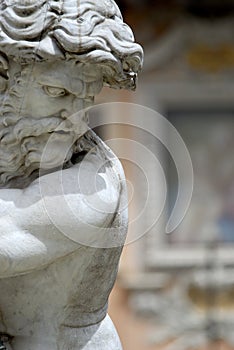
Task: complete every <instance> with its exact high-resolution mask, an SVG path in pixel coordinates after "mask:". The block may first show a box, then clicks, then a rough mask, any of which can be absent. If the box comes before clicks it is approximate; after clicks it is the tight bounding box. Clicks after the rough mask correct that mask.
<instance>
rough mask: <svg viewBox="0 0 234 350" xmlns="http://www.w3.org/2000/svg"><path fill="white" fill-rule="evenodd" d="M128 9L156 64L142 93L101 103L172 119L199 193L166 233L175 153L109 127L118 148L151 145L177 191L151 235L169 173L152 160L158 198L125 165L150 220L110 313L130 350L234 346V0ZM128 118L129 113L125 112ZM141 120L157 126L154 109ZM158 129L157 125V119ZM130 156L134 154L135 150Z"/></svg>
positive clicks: (110, 96)
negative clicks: (123, 143) (124, 142)
mask: <svg viewBox="0 0 234 350" xmlns="http://www.w3.org/2000/svg"><path fill="white" fill-rule="evenodd" d="M116 2H117V4H118V5H119V7H120V9H121V11H122V13H123V16H124V20H125V22H126V23H128V24H129V25H130V26H131V28H132V29H133V31H134V34H135V38H136V41H137V42H139V43H140V44H141V45H142V46H143V47H144V51H145V63H144V68H143V71H142V72H141V74H140V76H139V82H138V88H137V91H136V92H125V91H111V90H110V89H108V90H104V91H103V93H102V94H101V95H100V96H99V99H98V101H97V102H98V103H102V102H106V101H108V102H116V101H119V102H130V103H137V104H140V105H142V106H146V107H148V108H151V109H153V110H155V111H157V112H159V113H161V114H162V115H163V116H164V117H166V118H167V119H168V120H169V121H170V123H171V124H172V125H173V126H175V128H176V129H177V130H178V132H179V133H180V135H181V136H182V138H183V140H184V142H185V144H186V146H187V148H188V150H189V153H190V156H191V159H192V163H193V171H194V191H193V196H192V200H191V204H190V206H189V209H188V211H187V214H186V216H185V217H184V220H183V221H182V222H181V224H180V225H179V226H178V227H177V228H176V230H175V231H174V232H173V233H172V234H171V235H166V234H165V222H166V221H167V220H168V218H169V216H170V213H171V210H172V208H173V206H174V205H175V202H176V196H177V191H178V175H177V169H176V166H175V164H174V162H173V159H172V157H171V155H170V154H169V152H168V151H167V150H166V149H165V147H163V145H162V144H161V143H160V142H159V141H158V140H156V139H155V137H152V135H151V134H150V133H148V132H146V131H144V130H139V129H138V128H134V127H130V126H126V125H125V126H121V125H114V126H113V125H112V126H107V127H105V128H99V130H97V131H99V133H100V134H101V135H102V137H103V138H104V139H106V140H108V139H115V138H122V139H132V140H135V141H137V142H138V143H140V144H143V145H145V146H146V147H147V149H149V150H150V152H152V153H154V154H155V156H156V157H157V159H158V160H159V161H160V164H161V166H162V168H163V171H164V174H165V178H166V185H167V199H166V204H165V208H164V211H163V215H162V218H161V219H160V220H158V221H157V223H156V224H155V225H153V226H152V227H151V228H149V229H147V230H145V228H144V227H145V225H146V226H147V224H148V226H147V227H150V223H151V222H152V221H153V219H154V218H155V215H156V214H155V208H156V207H157V203H158V201H159V199H160V182H159V181H158V174H157V167H154V165H153V164H148V165H147V164H146V167H147V166H148V167H149V169H151V170H149V174H150V175H149V178H148V181H149V183H151V187H150V196H149V197H148V198H147V199H146V193H147V181H146V179H144V176H143V174H142V172H141V171H140V169H139V167H137V165H136V164H134V162H131V161H129V160H126V159H122V162H123V165H124V168H125V173H126V177H127V180H128V184H129V186H128V187H129V191H130V192H131V191H132V192H131V193H130V197H131V198H132V200H131V201H130V205H129V210H130V221H131V220H132V218H134V217H136V216H137V215H138V214H139V213H140V214H141V215H140V225H138V226H139V227H138V229H141V224H142V233H143V236H142V237H141V238H140V239H136V240H135V242H133V243H131V244H127V245H126V247H125V248H124V252H123V256H122V260H121V265H120V271H119V276H118V280H117V282H116V285H115V288H114V290H113V292H112V295H111V300H110V307H109V313H110V315H111V317H112V319H113V321H114V323H115V325H116V327H117V330H118V332H119V335H120V338H121V341H122V344H123V349H124V350H157V349H163V350H190V349H196V350H199V349H212V350H214V349H215V350H218V349H223V350H225V349H234V0H222V1H221V0H144V1H143V0H118V1H116ZM121 108H122V109H121ZM115 109H116V107H115ZM109 112H110V113H111V107H110V111H109ZM118 112H119V113H120V114H124V113H128V112H127V110H126V109H123V107H121V105H120V106H119V111H117V113H118ZM136 118H145V123H147V122H148V119H147V118H146V116H145V115H144V113H143V114H142V115H136ZM151 123H152V125H150V127H151V128H152V130H154V129H157V118H155V121H154V120H153V121H152V120H151ZM164 132H165V135H166V133H167V130H164ZM168 142H170V140H168ZM120 148H121V147H120ZM115 151H116V153H117V155H119V157H120V158H123V157H121V151H119V149H118V147H117V149H116V150H115ZM129 152H132V158H134V152H136V150H135V151H134V146H133V147H132V149H131V147H130V150H129ZM130 158H131V157H130ZM134 159H135V158H134ZM147 159H148V158H147V157H146V158H145V160H144V161H145V162H147ZM149 162H150V159H149ZM150 167H151V168H150ZM130 185H131V186H130ZM148 190H149V189H148ZM146 200H147V201H150V205H148V206H147V210H144V211H142V207H143V206H144V203H145V201H146ZM131 229H132V228H131V226H130V231H131ZM144 230H145V231H146V232H145V231H144ZM143 231H144V232H143ZM131 234H133V235H134V232H133V233H132V232H129V235H131Z"/></svg>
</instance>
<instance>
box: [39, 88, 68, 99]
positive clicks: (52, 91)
mask: <svg viewBox="0 0 234 350" xmlns="http://www.w3.org/2000/svg"><path fill="white" fill-rule="evenodd" d="M43 88H44V91H45V92H46V93H47V95H49V96H51V97H61V96H65V95H67V94H68V91H67V90H66V89H63V88H59V87H54V86H44V87H43Z"/></svg>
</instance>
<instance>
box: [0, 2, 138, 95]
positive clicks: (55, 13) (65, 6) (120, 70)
mask: <svg viewBox="0 0 234 350" xmlns="http://www.w3.org/2000/svg"><path fill="white" fill-rule="evenodd" d="M0 19H1V21H0V50H1V52H3V53H4V54H5V55H6V56H7V57H12V58H14V60H16V61H18V62H20V63H21V64H28V63H30V62H33V61H44V60H55V59H75V60H77V61H79V62H83V63H93V64H98V65H100V67H101V70H102V72H103V82H104V85H107V86H110V87H114V88H126V89H135V85H136V79H135V78H136V75H137V73H138V71H139V70H140V69H141V66H142V60H143V51H142V48H141V46H140V45H138V44H136V43H135V42H134V37H133V34H132V31H131V29H130V28H129V27H128V26H127V25H126V24H125V23H124V22H123V20H122V16H121V13H120V11H119V9H118V7H117V5H116V4H115V2H114V1H113V0H98V1H97V0H61V1H58V0H0Z"/></svg>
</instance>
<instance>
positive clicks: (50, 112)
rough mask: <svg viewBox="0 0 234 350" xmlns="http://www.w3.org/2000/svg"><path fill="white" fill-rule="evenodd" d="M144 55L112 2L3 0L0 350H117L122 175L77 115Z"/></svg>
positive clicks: (122, 82)
mask: <svg viewBox="0 0 234 350" xmlns="http://www.w3.org/2000/svg"><path fill="white" fill-rule="evenodd" d="M142 56H143V54H142V49H141V47H140V46H139V45H137V44H136V43H134V38H133V35H132V32H131V30H130V28H129V27H128V26H127V25H126V24H124V23H123V20H122V17H121V14H120V11H119V9H118V7H117V5H116V4H115V3H114V1H113V0H98V1H96V0H1V1H0V105H1V110H0V139H1V143H0V227H1V230H0V349H8V350H9V349H13V350H42V349H43V350H55V349H58V350H68V349H69V350H78V349H82V350H99V349H100V350H120V349H121V344H120V341H119V338H118V336H117V333H116V331H115V328H114V326H113V324H112V322H111V320H110V318H109V317H108V315H107V304H108V296H109V294H110V291H111V289H112V287H113V284H114V281H115V278H116V272H117V268H118V262H119V258H120V254H121V250H122V246H123V244H124V240H125V236H126V230H127V209H126V187H125V181H124V173H123V170H122V167H121V165H120V162H119V161H118V159H117V158H116V157H115V155H114V154H113V153H112V151H111V150H110V149H109V148H108V147H107V146H106V145H105V144H104V143H103V142H102V141H101V140H100V139H99V138H98V137H97V136H96V135H95V133H94V132H93V131H92V130H90V129H89V127H88V125H87V113H86V112H83V113H77V112H78V111H83V110H84V109H85V108H87V107H89V106H91V105H92V104H93V102H94V96H95V95H96V94H98V93H99V92H100V91H101V89H102V87H103V86H109V87H113V88H126V89H134V88H135V84H136V77H137V73H138V71H139V70H140V68H141V65H142ZM74 113H76V114H74ZM61 179H62V180H61ZM78 180H79V181H78Z"/></svg>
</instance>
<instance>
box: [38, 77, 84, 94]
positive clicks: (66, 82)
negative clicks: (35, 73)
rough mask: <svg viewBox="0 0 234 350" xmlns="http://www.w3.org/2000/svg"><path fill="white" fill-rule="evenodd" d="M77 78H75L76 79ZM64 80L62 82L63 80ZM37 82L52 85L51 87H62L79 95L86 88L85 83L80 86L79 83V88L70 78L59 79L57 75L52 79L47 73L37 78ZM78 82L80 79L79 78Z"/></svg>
mask: <svg viewBox="0 0 234 350" xmlns="http://www.w3.org/2000/svg"><path fill="white" fill-rule="evenodd" d="M74 80H75V79H74ZM61 81H62V82H61ZM37 82H38V83H39V84H40V85H46V86H51V87H56V88H60V89H66V90H67V91H68V92H70V93H71V94H74V95H78V94H81V93H83V92H84V91H83V90H84V88H83V85H82V86H78V84H77V89H76V88H75V84H74V83H73V84H72V83H71V80H70V79H68V78H67V79H66V80H65V79H61V78H60V79H59V78H56V77H53V80H52V79H51V77H47V76H46V75H45V76H44V75H41V76H40V77H39V79H37ZM77 82H78V80H77Z"/></svg>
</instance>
